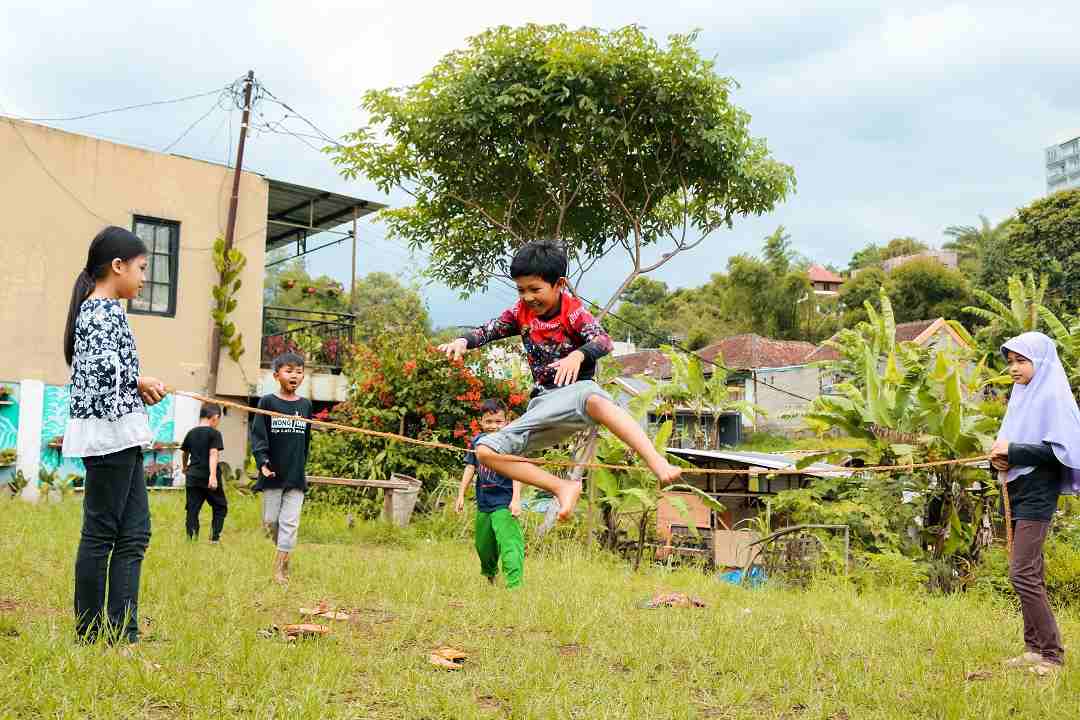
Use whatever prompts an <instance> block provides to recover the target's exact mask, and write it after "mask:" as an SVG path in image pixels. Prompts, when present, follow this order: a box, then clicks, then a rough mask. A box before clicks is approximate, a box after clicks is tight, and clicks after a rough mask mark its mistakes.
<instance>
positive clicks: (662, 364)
mask: <svg viewBox="0 0 1080 720" xmlns="http://www.w3.org/2000/svg"><path fill="white" fill-rule="evenodd" d="M816 350H817V347H816V346H815V345H814V344H813V343H808V342H798V341H793V340H773V339H770V338H766V337H762V336H760V335H755V334H744V335H734V336H732V337H728V338H724V339H723V340H720V341H719V342H716V343H713V344H712V345H708V346H706V347H704V348H702V349H701V350H698V351H697V352H696V353H695V354H696V355H697V356H698V357H699V358H701V359H702V361H703V364H704V371H705V374H706V375H710V374H712V368H713V365H712V364H713V363H722V364H723V366H724V367H725V368H727V369H728V387H729V388H730V389H731V396H732V399H733V400H746V401H748V402H751V403H753V404H755V405H757V406H758V407H760V408H761V409H762V410H764V411H765V415H759V416H757V417H754V416H753V415H752V414H748V415H746V416H744V418H743V423H744V424H745V425H750V426H753V427H763V426H768V427H775V428H780V429H789V430H790V429H795V428H797V427H798V426H800V425H801V421H800V420H799V419H798V416H797V415H798V412H800V411H802V410H805V408H806V407H807V406H808V405H809V403H810V401H812V400H813V399H814V398H816V397H817V396H818V395H819V394H820V391H821V386H820V379H819V375H820V372H819V371H818V369H817V368H816V367H811V366H809V365H808V364H807V360H806V358H807V357H809V356H810V355H811V354H812V353H813V352H815V351H816ZM613 361H614V362H616V363H618V364H619V367H620V369H621V373H620V374H621V377H620V378H619V379H618V380H617V382H618V383H619V385H620V387H621V388H622V389H623V390H624V391H626V392H627V393H629V394H631V395H636V394H637V393H638V392H640V391H641V390H642V389H643V388H644V386H643V385H641V384H640V381H638V382H635V381H634V378H635V377H645V378H650V379H653V380H666V379H669V378H670V377H671V363H670V362H669V361H668V359H667V357H665V356H664V354H663V353H662V352H660V351H659V350H641V351H639V352H636V353H629V354H627V355H620V356H618V357H616V358H613ZM676 421H677V427H676V431H677V433H676V434H677V435H678V434H680V432H681V431H682V430H683V428H682V427H681V426H678V423H679V422H681V420H680V418H678V417H677V418H676ZM687 422H688V423H693V422H696V420H695V419H687ZM706 422H710V421H708V420H706ZM704 449H707V448H704Z"/></svg>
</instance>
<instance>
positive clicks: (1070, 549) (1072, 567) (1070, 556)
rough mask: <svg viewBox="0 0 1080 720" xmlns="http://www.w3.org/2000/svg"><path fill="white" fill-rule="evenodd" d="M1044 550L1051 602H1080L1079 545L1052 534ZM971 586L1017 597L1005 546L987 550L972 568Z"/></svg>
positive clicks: (974, 588) (989, 592) (978, 589)
mask: <svg viewBox="0 0 1080 720" xmlns="http://www.w3.org/2000/svg"><path fill="white" fill-rule="evenodd" d="M1043 552H1044V555H1045V557H1046V592H1047V595H1049V597H1050V602H1051V603H1052V604H1053V605H1055V606H1058V607H1069V606H1080V546H1077V545H1075V544H1074V543H1072V542H1066V541H1064V540H1062V539H1061V538H1060V537H1059V536H1058V535H1056V534H1055V535H1051V537H1050V538H1049V539H1048V540H1047V541H1046V547H1045V548H1044V551H1043ZM971 587H972V589H973V590H975V591H976V592H980V593H984V594H994V595H1001V596H1005V597H1008V598H1011V599H1013V600H1015V599H1016V593H1015V591H1014V590H1013V587H1012V583H1011V582H1010V581H1009V560H1008V557H1007V556H1006V554H1005V549H1004V548H995V549H994V550H993V551H992V552H989V553H987V554H986V556H985V557H984V558H983V561H982V563H980V565H979V567H978V568H977V569H976V570H975V572H974V577H973V580H972V583H971Z"/></svg>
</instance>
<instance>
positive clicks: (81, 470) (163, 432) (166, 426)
mask: <svg viewBox="0 0 1080 720" xmlns="http://www.w3.org/2000/svg"><path fill="white" fill-rule="evenodd" d="M69 401H70V391H69V389H68V386H67V385H46V386H45V402H44V412H43V416H42V423H41V445H42V447H41V465H42V467H44V468H46V469H47V470H49V471H50V472H55V473H56V474H57V476H58V477H59V479H60V480H63V479H65V478H67V476H68V475H78V476H79V477H82V476H84V475H85V474H86V468H85V467H84V466H83V463H82V460H79V459H78V458H66V457H64V456H63V451H62V450H61V449H60V448H59V447H49V446H50V444H59V442H60V441H62V440H63V436H64V430H65V428H66V427H67V419H68V406H69ZM147 410H148V411H149V415H150V430H151V432H153V434H154V442H155V443H165V444H168V443H172V441H173V429H174V427H175V422H174V420H173V398H172V396H171V395H170V396H168V397H166V398H165V399H164V400H162V401H161V402H159V403H158V404H157V405H154V406H153V407H150V408H147ZM171 458H172V453H171V452H169V451H168V450H159V451H154V450H150V451H147V453H146V464H147V465H149V464H151V463H162V462H168V461H169V460H170V459H171Z"/></svg>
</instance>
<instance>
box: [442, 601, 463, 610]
mask: <svg viewBox="0 0 1080 720" xmlns="http://www.w3.org/2000/svg"><path fill="white" fill-rule="evenodd" d="M446 604H447V605H449V606H450V607H452V608H457V609H458V610H462V609H464V608H465V603H463V602H461V601H460V600H451V601H450V602H448V603H446Z"/></svg>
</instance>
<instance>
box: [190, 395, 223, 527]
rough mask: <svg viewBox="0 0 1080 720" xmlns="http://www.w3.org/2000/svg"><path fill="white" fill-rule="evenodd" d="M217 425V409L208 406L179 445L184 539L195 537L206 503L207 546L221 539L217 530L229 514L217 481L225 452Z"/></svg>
mask: <svg viewBox="0 0 1080 720" xmlns="http://www.w3.org/2000/svg"><path fill="white" fill-rule="evenodd" d="M220 421H221V407H219V406H218V405H211V404H209V403H207V404H205V405H203V406H202V408H201V409H200V410H199V424H198V426H197V427H194V428H192V429H191V430H189V431H188V434H187V435H185V436H184V442H183V444H181V445H180V452H181V453H182V455H181V460H180V465H181V469H182V470H183V472H184V476H185V478H186V483H185V484H186V487H185V491H186V493H187V535H188V538H190V539H191V540H195V539H196V538H198V537H199V513H200V512H201V511H202V506H203V503H204V502H206V503H210V509H211V511H212V513H213V519H212V520H211V524H210V542H212V543H216V542H218V541H219V540H220V539H221V528H222V526H224V525H225V516H226V515H227V514H228V513H229V501H228V500H226V499H225V486H224V485H223V484H222V482H221V480H220V478H219V477H218V471H217V468H218V460H219V459H220V457H221V451H222V450H224V449H225V443H224V442H223V441H222V437H221V433H220V432H218V429H217V426H218V423H219V422H220Z"/></svg>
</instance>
